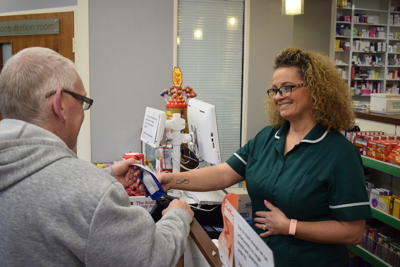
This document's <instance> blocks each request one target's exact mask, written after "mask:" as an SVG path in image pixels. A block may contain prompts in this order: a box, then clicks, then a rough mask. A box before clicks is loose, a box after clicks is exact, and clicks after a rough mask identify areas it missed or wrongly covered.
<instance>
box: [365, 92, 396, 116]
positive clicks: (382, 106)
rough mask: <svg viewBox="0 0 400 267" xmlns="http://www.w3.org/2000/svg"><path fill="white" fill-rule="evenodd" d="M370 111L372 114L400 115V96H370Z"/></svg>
mask: <svg viewBox="0 0 400 267" xmlns="http://www.w3.org/2000/svg"><path fill="white" fill-rule="evenodd" d="M370 110H371V112H372V113H380V114H387V115H389V114H400V95H397V94H371V103H370Z"/></svg>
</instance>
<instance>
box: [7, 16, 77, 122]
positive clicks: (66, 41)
mask: <svg viewBox="0 0 400 267" xmlns="http://www.w3.org/2000/svg"><path fill="white" fill-rule="evenodd" d="M53 18H57V19H59V27H60V28H59V30H60V31H59V33H58V34H42V35H18V36H0V45H2V44H11V53H12V54H13V55H14V54H16V53H18V52H19V51H20V50H22V49H24V48H27V47H33V46H40V47H47V48H50V49H53V50H54V51H56V52H58V53H60V54H61V55H63V56H65V57H66V58H69V59H71V60H72V61H75V58H74V51H73V38H74V12H56V13H43V14H25V15H12V16H0V21H15V20H36V19H53ZM0 54H1V53H0ZM1 57H2V56H1ZM1 59H2V58H1ZM0 62H1V63H2V61H0ZM2 68H3V64H1V66H0V71H1V69H2ZM1 119H2V116H1V113H0V120H1Z"/></svg>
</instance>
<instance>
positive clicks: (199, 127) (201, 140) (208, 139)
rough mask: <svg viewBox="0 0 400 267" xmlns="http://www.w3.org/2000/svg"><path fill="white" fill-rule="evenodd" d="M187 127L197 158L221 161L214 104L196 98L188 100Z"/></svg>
mask: <svg viewBox="0 0 400 267" xmlns="http://www.w3.org/2000/svg"><path fill="white" fill-rule="evenodd" d="M187 120H188V129H189V132H190V133H192V135H193V137H192V142H193V143H194V148H195V154H196V156H197V157H199V159H202V160H204V161H206V162H208V163H211V164H214V165H218V164H220V163H221V154H220V149H219V139H218V129H217V117H216V113H215V106H214V105H212V104H209V103H206V102H204V101H201V100H198V99H196V98H190V99H189V100H188V108H187Z"/></svg>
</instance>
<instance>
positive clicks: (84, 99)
mask: <svg viewBox="0 0 400 267" xmlns="http://www.w3.org/2000/svg"><path fill="white" fill-rule="evenodd" d="M62 90H63V92H64V93H67V94H70V95H72V96H73V97H74V98H76V99H78V100H81V101H82V102H83V103H82V105H83V110H88V109H89V108H90V107H91V106H92V104H93V99H90V98H89V97H86V96H83V95H80V94H77V93H74V92H71V91H69V90H66V89H62ZM56 92H57V90H53V91H51V92H48V93H47V94H46V98H48V97H50V96H52V95H54V94H55V93H56Z"/></svg>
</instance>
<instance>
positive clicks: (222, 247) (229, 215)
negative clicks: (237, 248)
mask: <svg viewBox="0 0 400 267" xmlns="http://www.w3.org/2000/svg"><path fill="white" fill-rule="evenodd" d="M238 205H239V196H238V195H236V194H233V193H229V194H226V196H225V197H224V200H223V201H222V206H221V212H222V219H223V222H224V229H223V230H222V233H221V234H220V235H219V238H218V244H219V255H220V257H221V261H222V263H223V264H224V266H233V252H234V211H235V210H237V208H238Z"/></svg>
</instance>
